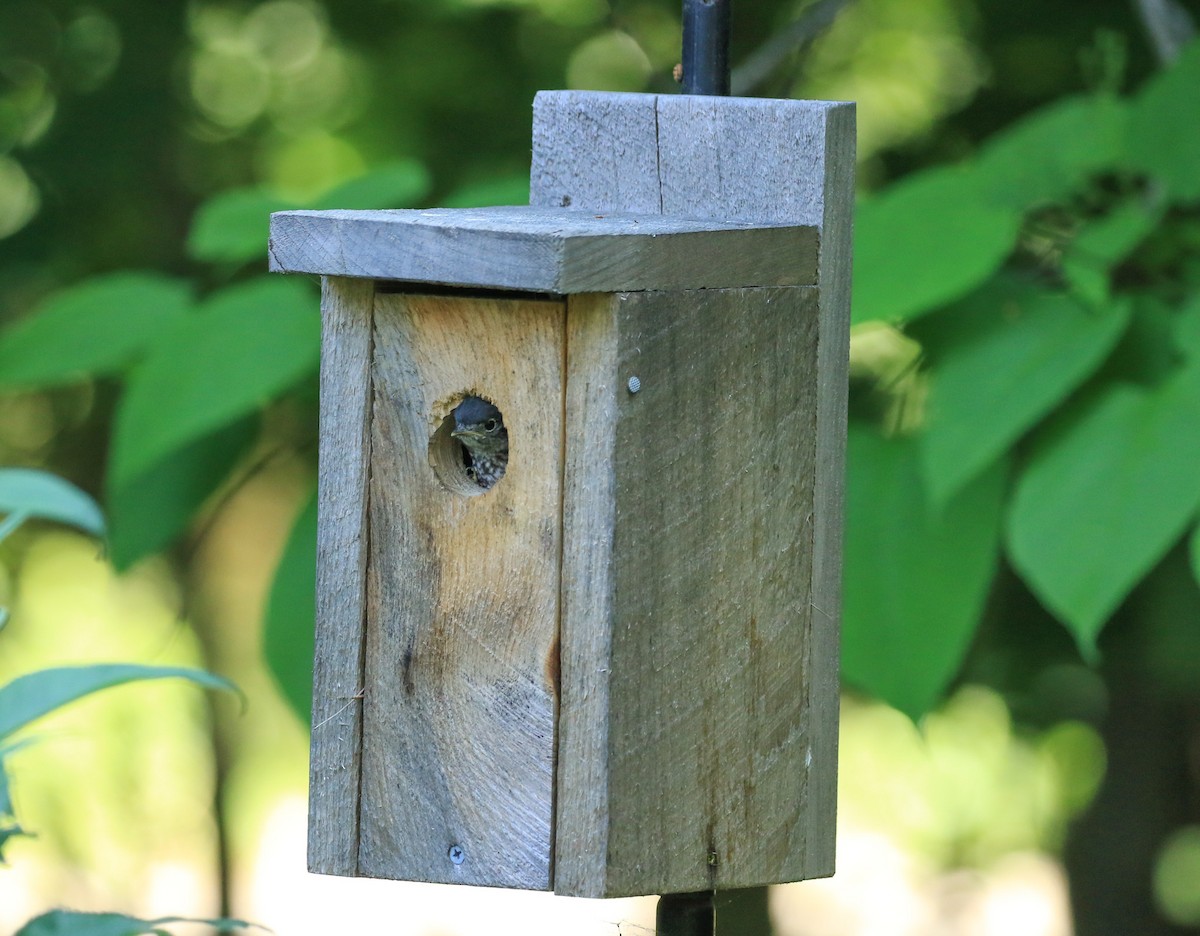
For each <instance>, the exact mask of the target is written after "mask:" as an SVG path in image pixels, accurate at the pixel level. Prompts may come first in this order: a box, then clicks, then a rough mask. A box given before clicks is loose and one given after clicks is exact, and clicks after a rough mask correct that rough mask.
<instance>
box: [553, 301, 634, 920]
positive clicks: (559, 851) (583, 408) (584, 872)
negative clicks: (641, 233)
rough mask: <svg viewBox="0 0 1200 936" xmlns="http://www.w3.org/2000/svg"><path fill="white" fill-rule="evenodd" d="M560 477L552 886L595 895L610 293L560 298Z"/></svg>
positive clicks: (598, 891) (613, 327) (602, 842)
mask: <svg viewBox="0 0 1200 936" xmlns="http://www.w3.org/2000/svg"><path fill="white" fill-rule="evenodd" d="M567 310H568V312H567V349H568V355H567V395H566V423H567V425H568V426H571V427H578V430H573V431H571V432H569V433H568V435H567V444H566V451H565V456H564V457H565V471H564V476H563V477H564V481H563V562H562V619H561V629H560V637H561V640H562V652H561V660H562V695H561V702H560V705H559V720H558V776H557V796H558V800H557V807H556V822H555V834H554V849H555V859H554V890H555V891H556V892H557V893H560V894H572V895H575V896H584V897H598V896H602V895H603V894H604V893H605V892H606V884H605V882H606V880H607V875H608V779H609V776H608V770H609V758H608V741H609V736H608V735H609V733H608V715H609V703H610V699H609V680H610V678H611V659H612V620H613V618H612V615H613V576H612V555H613V506H614V504H615V503H616V500H615V490H616V477H615V474H614V470H613V468H614V460H613V453H614V451H615V448H616V430H617V403H618V399H619V395H620V393H622V392H627V391H622V389H621V388H620V387H619V386H618V382H619V379H620V375H619V373H618V369H617V366H616V361H617V320H616V310H617V300H616V298H615V297H614V296H612V295H611V294H593V295H583V296H572V297H571V298H570V299H569V300H568V304H567Z"/></svg>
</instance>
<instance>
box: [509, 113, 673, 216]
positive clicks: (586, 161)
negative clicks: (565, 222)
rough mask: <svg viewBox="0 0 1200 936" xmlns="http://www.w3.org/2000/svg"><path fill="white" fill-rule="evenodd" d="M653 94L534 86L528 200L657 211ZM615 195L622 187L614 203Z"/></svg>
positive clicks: (565, 205)
mask: <svg viewBox="0 0 1200 936" xmlns="http://www.w3.org/2000/svg"><path fill="white" fill-rule="evenodd" d="M657 100H658V95H655V94H614V93H611V92H607V91H539V92H538V93H537V96H536V97H534V99H533V160H532V164H531V166H530V182H531V184H530V190H529V191H530V194H529V204H531V205H541V206H546V207H554V208H569V207H575V208H588V207H590V206H593V205H595V204H597V203H600V204H616V203H619V204H620V205H621V206H622V208H621V210H622V211H630V212H635V213H638V214H662V204H661V201H660V199H659V194H658V145H657V142H656V133H657V131H656V124H657V120H658V117H657V112H656V104H657ZM582 166H586V167H587V169H586V171H585V172H583V173H581V172H580V171H579V167H582ZM614 193H620V194H619V198H617V199H616V201H614V199H613V196H614Z"/></svg>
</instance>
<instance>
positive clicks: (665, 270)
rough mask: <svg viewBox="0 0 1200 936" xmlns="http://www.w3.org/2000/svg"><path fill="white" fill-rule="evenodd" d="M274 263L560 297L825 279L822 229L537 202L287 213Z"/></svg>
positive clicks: (278, 220)
mask: <svg viewBox="0 0 1200 936" xmlns="http://www.w3.org/2000/svg"><path fill="white" fill-rule="evenodd" d="M270 257H271V269H272V270H275V271H277V272H307V273H322V274H326V275H329V274H336V275H339V276H361V277H371V278H374V279H381V280H402V281H409V282H421V283H440V284H447V285H454V286H474V287H487V288H499V289H519V290H523V291H528V292H545V293H555V294H567V293H581V292H614V291H618V290H642V289H681V288H689V289H698V288H706V287H713V288H715V287H722V286H775V285H797V284H801V285H803V284H811V283H814V282H815V281H816V263H817V238H816V229H815V226H813V225H810V226H808V227H803V226H799V227H798V226H788V225H784V226H775V227H767V228H763V227H753V226H751V225H748V224H745V223H739V222H726V221H719V220H702V221H696V220H687V219H681V218H667V217H664V216H662V215H660V214H653V215H646V214H642V215H631V214H627V213H622V214H607V213H603V214H601V213H596V212H591V211H575V210H567V209H550V208H536V207H529V206H521V207H499V208H475V209H428V210H422V211H416V210H406V211H283V212H277V213H276V214H274V215H272V216H271V250H270Z"/></svg>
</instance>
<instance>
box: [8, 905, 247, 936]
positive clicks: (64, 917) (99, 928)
mask: <svg viewBox="0 0 1200 936" xmlns="http://www.w3.org/2000/svg"><path fill="white" fill-rule="evenodd" d="M173 923H206V924H208V925H209V926H212V927H217V928H219V929H221V930H222V931H224V930H229V929H246V928H247V927H253V926H254V924H253V923H246V922H244V921H242V920H205V919H198V918H195V917H159V918H158V919H157V920H142V919H139V918H138V917H131V916H125V915H124V914H120V913H83V912H80V911H76V910H51V911H50V912H49V913H43V914H42V915H41V916H39V917H35V918H34V919H32V920H30V921H29V922H28V923H26V924H25V925H24V926H23V927H21V928H20V929H19V930H17V933H16V936H145V934H149V933H154V934H164V936H170V932H171V931H170V930H168V929H164V927H167V926H170V925H171V924H173ZM255 928H256V929H257V928H258V927H255Z"/></svg>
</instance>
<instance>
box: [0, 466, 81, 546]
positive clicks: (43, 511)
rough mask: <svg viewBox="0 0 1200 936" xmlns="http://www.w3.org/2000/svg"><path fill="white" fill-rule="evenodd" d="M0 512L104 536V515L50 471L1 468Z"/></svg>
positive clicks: (73, 486)
mask: <svg viewBox="0 0 1200 936" xmlns="http://www.w3.org/2000/svg"><path fill="white" fill-rule="evenodd" d="M0 513H7V514H9V515H10V516H11V515H16V514H19V515H24V516H27V517H38V518H40V519H42V520H53V521H55V522H56V523H65V524H67V525H68V526H73V527H76V528H77V529H80V530H83V531H84V532H85V533H90V534H92V536H103V535H104V531H105V524H104V514H103V513H102V512H101V511H100V508H99V507H98V506H97V505H96V502H95V501H94V500H92V498H90V497H89V496H88V495H87V494H85V493H83V491H81V490H79V488H77V487H75V485H73V484H71V483H70V482H68V481H64V480H63V479H62V478H59V477H57V476H56V475H52V474H50V473H49V472H48V471H38V470H36V469H32V468H2V469H0Z"/></svg>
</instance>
